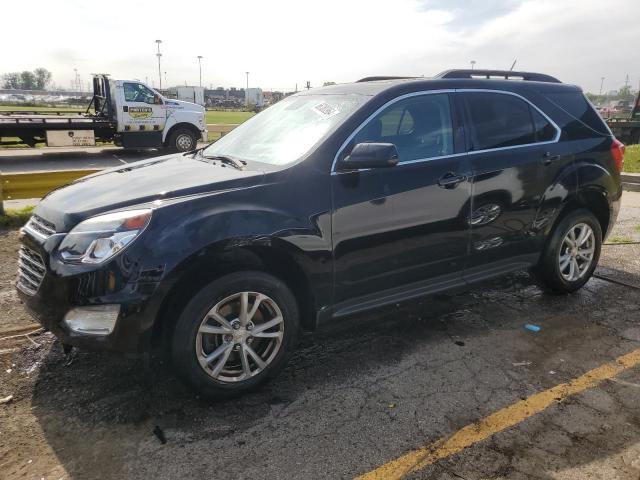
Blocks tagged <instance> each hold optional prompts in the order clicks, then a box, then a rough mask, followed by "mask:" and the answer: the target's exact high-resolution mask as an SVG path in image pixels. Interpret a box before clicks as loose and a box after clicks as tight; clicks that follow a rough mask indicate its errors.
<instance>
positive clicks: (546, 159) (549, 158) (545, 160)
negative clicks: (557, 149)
mask: <svg viewBox="0 0 640 480" xmlns="http://www.w3.org/2000/svg"><path fill="white" fill-rule="evenodd" d="M559 158H560V155H554V154H552V153H551V152H546V153H545V154H544V155H542V161H541V163H542V164H543V165H551V164H552V163H553V162H555V161H556V160H558V159H559Z"/></svg>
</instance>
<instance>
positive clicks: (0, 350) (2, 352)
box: [0, 347, 20, 355]
mask: <svg viewBox="0 0 640 480" xmlns="http://www.w3.org/2000/svg"><path fill="white" fill-rule="evenodd" d="M18 351H20V349H19V348H18V347H15V348H0V355H6V354H7V353H14V352H18Z"/></svg>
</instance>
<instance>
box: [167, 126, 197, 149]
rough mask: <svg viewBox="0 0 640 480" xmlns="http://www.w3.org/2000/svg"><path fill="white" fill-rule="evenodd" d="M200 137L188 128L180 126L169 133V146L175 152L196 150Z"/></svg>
mask: <svg viewBox="0 0 640 480" xmlns="http://www.w3.org/2000/svg"><path fill="white" fill-rule="evenodd" d="M197 143H198V139H197V138H196V136H195V134H194V133H193V132H192V131H191V130H189V129H187V128H178V129H176V130H174V131H173V132H171V135H169V141H168V146H169V148H170V149H171V150H172V151H174V152H189V151H191V150H195V148H196V145H197Z"/></svg>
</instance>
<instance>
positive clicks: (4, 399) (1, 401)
mask: <svg viewBox="0 0 640 480" xmlns="http://www.w3.org/2000/svg"><path fill="white" fill-rule="evenodd" d="M11 400H13V395H8V396H6V397H4V398H0V405H3V404H5V403H9V402H10V401H11Z"/></svg>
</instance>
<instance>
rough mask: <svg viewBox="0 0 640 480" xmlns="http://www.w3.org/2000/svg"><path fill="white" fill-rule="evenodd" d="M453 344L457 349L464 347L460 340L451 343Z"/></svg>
mask: <svg viewBox="0 0 640 480" xmlns="http://www.w3.org/2000/svg"><path fill="white" fill-rule="evenodd" d="M453 343H455V344H456V345H458V346H459V347H464V342H463V341H461V340H458V341H456V342H453Z"/></svg>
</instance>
